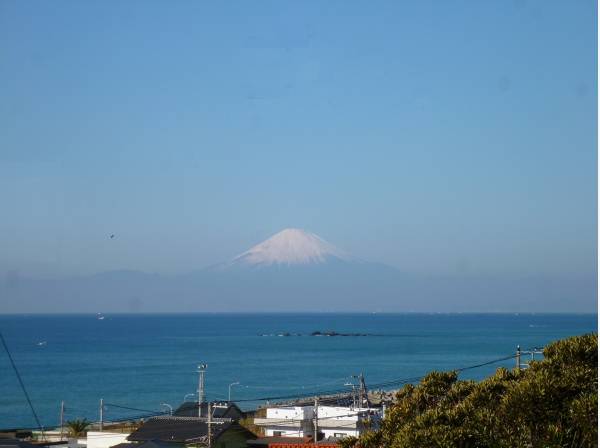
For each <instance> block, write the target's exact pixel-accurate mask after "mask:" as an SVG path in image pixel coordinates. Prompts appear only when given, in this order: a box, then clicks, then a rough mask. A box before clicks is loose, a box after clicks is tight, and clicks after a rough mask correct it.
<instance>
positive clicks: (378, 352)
mask: <svg viewBox="0 0 600 448" xmlns="http://www.w3.org/2000/svg"><path fill="white" fill-rule="evenodd" d="M0 331H2V333H3V334H4V337H5V340H6V343H7V345H8V346H9V349H10V351H11V353H12V356H13V358H14V361H15V363H16V365H17V367H18V369H19V371H20V373H21V376H22V379H23V382H24V384H25V386H26V388H27V390H28V392H29V395H30V397H31V401H32V403H33V406H34V408H35V410H36V412H37V414H38V415H39V417H40V420H41V421H42V423H43V425H44V426H46V427H49V426H54V425H57V424H58V422H59V413H60V404H61V401H64V402H65V410H66V411H65V419H66V420H69V419H74V418H83V417H85V418H88V419H89V420H98V417H99V401H100V399H101V398H102V399H103V400H104V402H105V403H106V404H107V405H106V407H105V419H108V420H111V419H121V418H126V417H134V416H138V415H141V414H143V413H145V412H149V411H156V412H158V411H161V410H162V411H164V410H166V409H168V406H166V405H165V404H168V405H170V406H172V407H176V406H177V405H179V404H180V403H181V402H182V401H183V400H184V398H185V397H186V395H187V394H194V393H195V392H196V391H197V388H198V386H197V385H198V374H197V366H198V364H200V363H206V364H207V365H208V368H207V371H206V394H207V398H208V399H217V400H225V399H227V397H228V393H229V385H230V384H231V383H235V382H239V383H240V384H239V385H234V386H232V387H231V393H232V399H233V400H240V401H239V403H240V405H241V407H242V408H252V407H255V406H256V405H257V404H258V401H252V400H255V399H266V398H273V397H280V396H288V395H290V396H291V395H294V394H298V395H302V394H307V393H312V392H321V391H331V390H338V389H343V388H344V387H346V386H344V385H345V384H346V383H348V382H349V381H351V376H352V375H357V374H360V373H363V374H364V375H365V379H366V383H367V386H369V384H372V385H376V384H378V383H384V382H387V381H391V380H402V379H404V378H413V377H418V376H421V375H423V374H425V373H427V372H428V371H430V370H434V369H438V370H452V369H457V368H461V367H466V366H472V365H476V364H481V363H485V362H487V361H490V360H494V359H498V358H501V357H504V356H507V355H511V354H513V353H514V352H515V349H516V346H517V345H520V346H521V347H522V348H523V349H527V348H530V347H540V346H544V345H546V344H548V343H549V342H551V341H554V340H557V339H560V338H565V337H568V336H573V335H580V334H583V333H588V332H596V331H597V316H596V315H575V314H186V315H175V314H170V315H156V314H155V315H152V314H148V315H127V314H121V315H105V316H97V315H44V316H42V315H3V316H0ZM313 332H336V333H338V335H335V336H315V335H312V333H313ZM2 350H3V349H2ZM514 362H515V361H514V360H507V361H504V362H500V363H497V364H493V365H488V366H484V367H480V368H477V369H472V370H467V371H465V372H464V373H461V376H462V377H463V378H475V379H477V378H482V377H484V376H486V375H489V374H490V373H492V372H493V371H494V370H495V369H496V368H497V367H499V366H506V367H511V368H512V367H513V366H514ZM187 398H188V399H191V395H188V397H187ZM35 426H36V425H35V420H34V418H33V415H32V412H31V410H30V408H29V407H28V405H27V401H26V399H25V397H24V395H23V392H22V390H21V388H20V386H19V383H18V379H17V377H16V375H15V373H14V371H13V370H12V367H11V365H10V363H9V358H8V356H7V354H6V352H4V351H3V352H2V353H0V428H14V427H21V428H27V427H35Z"/></svg>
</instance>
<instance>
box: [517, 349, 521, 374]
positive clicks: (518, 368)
mask: <svg viewBox="0 0 600 448" xmlns="http://www.w3.org/2000/svg"><path fill="white" fill-rule="evenodd" d="M517 370H521V346H520V345H517Z"/></svg>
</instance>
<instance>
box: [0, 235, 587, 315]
mask: <svg viewBox="0 0 600 448" xmlns="http://www.w3.org/2000/svg"><path fill="white" fill-rule="evenodd" d="M7 278H8V277H7ZM9 280H10V281H8V280H7V281H6V282H5V284H4V285H2V284H1V283H0V313H20V312H31V310H35V312H38V313H53V312H80V313H81V312H91V313H97V312H102V313H110V312H292V311H304V312H306V311H335V312H339V311H344V312H351V311H352V312H358V311H361V312H364V311H368V312H379V311H388V312H389V311H394V312H399V311H402V312H407V311H408V312H412V311H415V312H449V311H450V312H457V311H458V312H475V311H485V312H492V311H493V312H507V311H508V312H515V311H526V310H529V311H531V310H532V309H536V308H535V307H537V309H539V310H540V311H541V310H552V311H571V312H573V311H583V312H585V311H588V310H589V307H590V303H595V291H596V285H597V283H596V279H595V278H590V279H588V278H583V279H579V278H574V279H569V278H566V279H565V278H554V277H548V276H544V277H539V276H538V277H521V278H515V277H501V276H489V275H488V276H484V275H464V274H462V275H452V274H447V275H417V274H410V275H409V274H406V273H403V272H401V271H399V270H398V269H396V268H393V267H390V266H387V265H383V264H379V263H372V262H367V261H364V260H361V259H359V258H356V257H354V256H352V255H350V254H348V253H347V252H345V251H343V250H341V249H339V248H337V247H336V246H334V245H333V244H331V243H329V242H327V241H325V240H324V239H323V238H321V237H320V236H318V235H315V234H314V233H310V232H308V231H305V230H301V229H294V228H290V229H285V230H282V231H281V232H279V233H277V234H275V235H273V236H271V237H270V238H268V239H266V240H265V241H263V242H261V243H259V244H256V245H255V246H253V247H251V248H250V249H248V250H246V251H245V252H242V253H241V254H239V255H237V256H235V257H233V258H232V259H230V260H229V261H227V262H224V263H220V264H217V265H213V266H210V267H208V268H204V269H200V270H196V271H193V272H190V273H187V274H180V275H170V276H168V275H159V274H146V273H143V272H139V271H124V270H122V271H109V272H103V273H99V274H95V275H91V276H79V277H70V278H62V279H51V280H42V279H28V278H13V277H10V278H9ZM565 298H568V299H569V300H565ZM592 299H593V300H592Z"/></svg>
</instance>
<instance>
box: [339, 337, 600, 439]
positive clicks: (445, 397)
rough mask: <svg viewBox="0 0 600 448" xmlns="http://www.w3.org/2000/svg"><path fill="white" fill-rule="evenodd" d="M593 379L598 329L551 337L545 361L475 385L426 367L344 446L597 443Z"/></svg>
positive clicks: (500, 371) (499, 372)
mask: <svg viewBox="0 0 600 448" xmlns="http://www.w3.org/2000/svg"><path fill="white" fill-rule="evenodd" d="M597 380H598V336H597V334H587V335H583V336H577V337H572V338H569V339H564V340H560V341H557V342H554V343H552V344H550V345H548V346H547V347H546V348H545V349H544V359H543V360H541V361H533V362H531V364H530V365H529V367H528V368H526V369H524V370H520V371H519V370H517V369H514V370H513V371H509V370H507V369H505V368H499V369H498V370H497V371H496V373H495V374H494V375H493V376H490V377H488V378H486V379H484V380H482V381H479V382H476V381H471V380H459V379H458V375H457V372H431V373H429V374H428V375H427V376H426V377H425V378H424V379H423V380H422V381H421V382H420V383H419V384H418V385H406V386H404V387H403V388H402V389H401V390H400V391H398V393H397V394H396V397H395V400H394V403H393V404H392V405H391V406H390V408H389V410H388V412H387V414H386V417H385V419H384V420H383V422H382V424H381V427H380V428H379V429H378V430H376V431H371V432H367V433H365V434H363V435H362V436H361V437H360V438H359V439H355V438H350V439H346V440H344V441H343V442H342V447H343V448H384V447H385V448H413V447H414V448H417V447H418V448H427V447H448V448H450V447H452V448H456V447H460V448H480V447H481V448H482V447H497V448H504V447H506V448H518V447H523V448H525V447H532V448H537V447H544V448H546V447H595V446H597V440H598V432H597V431H598V429H597V424H598V411H597V410H598V382H597Z"/></svg>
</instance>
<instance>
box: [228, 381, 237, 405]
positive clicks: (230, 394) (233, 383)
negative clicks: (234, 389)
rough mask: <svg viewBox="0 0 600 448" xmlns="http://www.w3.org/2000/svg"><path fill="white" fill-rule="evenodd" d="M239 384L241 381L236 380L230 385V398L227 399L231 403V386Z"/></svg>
mask: <svg viewBox="0 0 600 448" xmlns="http://www.w3.org/2000/svg"><path fill="white" fill-rule="evenodd" d="M239 384H240V382H239V381H236V382H235V383H231V384H230V385H229V400H227V401H229V402H230V403H231V386H237V385H239Z"/></svg>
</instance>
